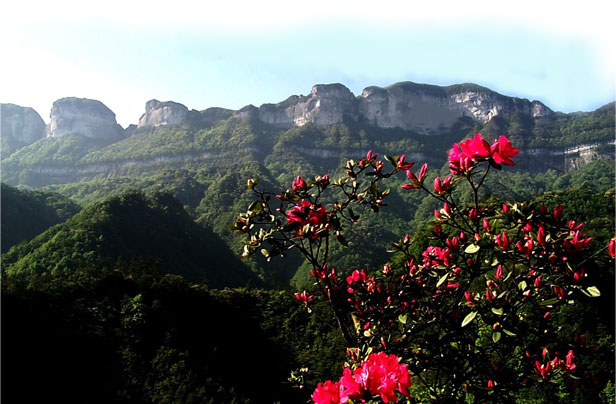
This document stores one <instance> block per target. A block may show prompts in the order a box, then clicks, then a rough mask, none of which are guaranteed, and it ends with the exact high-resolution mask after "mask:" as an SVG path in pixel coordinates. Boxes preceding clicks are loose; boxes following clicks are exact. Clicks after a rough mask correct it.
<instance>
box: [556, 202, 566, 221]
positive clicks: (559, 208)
mask: <svg viewBox="0 0 616 404" xmlns="http://www.w3.org/2000/svg"><path fill="white" fill-rule="evenodd" d="M564 210H565V207H564V206H563V205H558V206H557V207H556V208H554V219H556V220H560V218H561V217H563V211H564Z"/></svg>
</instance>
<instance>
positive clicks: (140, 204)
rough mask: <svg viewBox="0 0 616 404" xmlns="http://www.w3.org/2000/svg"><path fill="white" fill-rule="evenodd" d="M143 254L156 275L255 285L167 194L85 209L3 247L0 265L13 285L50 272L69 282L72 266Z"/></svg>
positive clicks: (126, 197)
mask: <svg viewBox="0 0 616 404" xmlns="http://www.w3.org/2000/svg"><path fill="white" fill-rule="evenodd" d="M144 259H146V260H149V261H151V262H156V263H158V266H159V268H160V271H162V272H163V273H173V274H178V275H182V276H183V277H184V278H185V279H186V280H188V281H191V282H197V283H199V282H205V283H207V284H209V285H210V286H212V287H224V286H244V285H246V284H247V283H248V282H253V283H256V284H259V283H260V281H259V280H258V278H257V276H256V275H255V274H254V273H252V272H251V271H250V270H249V269H248V268H247V267H246V266H245V265H244V264H243V263H242V262H240V261H239V259H238V258H237V257H235V256H234V255H233V253H232V252H231V250H230V249H229V248H228V247H227V246H226V245H225V244H224V242H223V241H222V240H220V238H219V237H218V236H216V235H215V234H214V233H212V232H211V231H210V230H207V229H204V228H202V227H200V226H198V225H197V224H196V223H194V222H193V221H192V220H191V219H190V217H189V216H188V215H187V214H186V212H185V211H184V210H183V209H182V206H181V205H180V204H179V203H178V202H177V201H176V200H175V199H174V198H173V197H172V196H171V195H170V194H167V193H154V194H151V195H148V196H145V195H144V194H142V193H140V192H129V193H126V194H123V195H121V196H119V197H112V198H109V199H106V200H104V201H102V202H100V203H96V204H94V205H91V206H88V207H87V208H85V209H83V210H82V211H81V212H80V213H78V214H77V215H75V216H74V217H72V218H71V219H69V220H67V221H66V222H65V223H63V224H61V225H58V226H55V227H53V228H50V229H48V230H47V231H45V232H44V233H42V234H41V235H39V236H37V237H36V238H35V239H34V240H32V241H30V242H28V243H23V244H21V245H19V246H16V247H14V248H13V249H11V250H10V251H9V252H7V253H6V254H5V255H3V260H2V261H3V262H2V270H3V273H4V274H7V275H8V276H9V277H11V278H12V279H13V282H18V280H19V282H25V283H26V284H28V283H33V282H34V283H36V282H38V280H39V279H40V278H43V279H44V278H46V277H48V276H50V275H53V276H59V277H63V278H66V279H67V280H68V282H69V283H70V279H73V278H79V277H80V276H82V274H81V273H80V272H79V271H77V270H75V268H80V267H87V268H97V269H100V270H102V269H109V268H114V266H116V265H118V262H120V261H124V262H125V263H130V262H131V261H140V260H144ZM127 265H129V264H127Z"/></svg>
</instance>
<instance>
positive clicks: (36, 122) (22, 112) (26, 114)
mask: <svg viewBox="0 0 616 404" xmlns="http://www.w3.org/2000/svg"><path fill="white" fill-rule="evenodd" d="M0 137H2V138H5V139H7V140H11V141H12V142H15V143H19V144H21V145H23V146H25V145H29V144H31V143H34V142H36V141H37V140H39V139H41V138H43V137H45V122H44V121H43V119H42V118H41V116H40V115H39V114H38V113H37V112H36V111H35V110H33V109H32V108H30V107H20V106H19V105H15V104H0Z"/></svg>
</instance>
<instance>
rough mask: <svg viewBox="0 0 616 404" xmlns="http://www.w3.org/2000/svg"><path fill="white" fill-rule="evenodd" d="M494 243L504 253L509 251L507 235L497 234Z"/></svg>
mask: <svg viewBox="0 0 616 404" xmlns="http://www.w3.org/2000/svg"><path fill="white" fill-rule="evenodd" d="M494 241H495V242H496V244H498V246H499V247H500V248H501V249H502V250H503V251H509V237H507V233H505V232H503V233H502V234H497V235H496V236H494Z"/></svg>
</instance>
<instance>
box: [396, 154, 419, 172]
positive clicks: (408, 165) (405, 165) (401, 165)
mask: <svg viewBox="0 0 616 404" xmlns="http://www.w3.org/2000/svg"><path fill="white" fill-rule="evenodd" d="M405 158H406V154H403V155H402V156H400V158H399V159H398V164H397V166H396V169H398V171H402V170H408V169H409V168H411V167H413V166H414V165H415V163H413V162H408V163H407V162H406V161H404V159H405Z"/></svg>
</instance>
